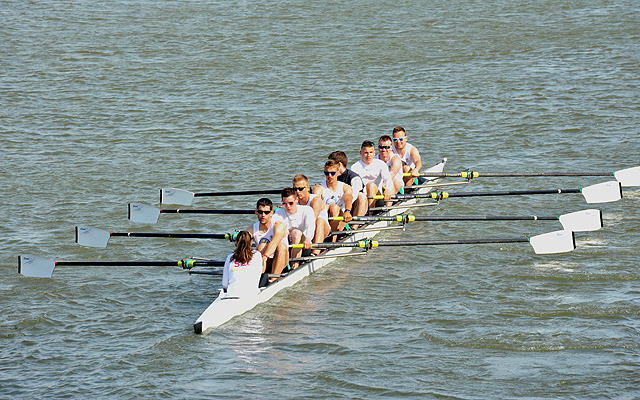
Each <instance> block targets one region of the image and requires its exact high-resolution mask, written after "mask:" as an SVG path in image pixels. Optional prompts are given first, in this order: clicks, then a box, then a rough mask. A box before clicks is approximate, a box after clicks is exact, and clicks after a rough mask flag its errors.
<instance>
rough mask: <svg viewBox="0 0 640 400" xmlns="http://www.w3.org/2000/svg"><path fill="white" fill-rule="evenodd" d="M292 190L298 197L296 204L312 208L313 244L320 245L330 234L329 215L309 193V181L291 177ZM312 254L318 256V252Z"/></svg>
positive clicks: (303, 177)
mask: <svg viewBox="0 0 640 400" xmlns="http://www.w3.org/2000/svg"><path fill="white" fill-rule="evenodd" d="M293 188H294V189H295V190H296V193H297V195H298V204H299V205H301V206H309V207H311V208H313V212H314V213H315V215H316V231H315V233H314V235H313V243H322V242H323V241H324V239H325V238H326V237H327V236H329V233H331V226H330V225H329V215H328V214H327V210H326V208H325V206H324V203H323V202H322V198H321V197H320V196H318V195H317V194H313V193H311V187H310V186H309V179H308V178H307V177H306V176H304V175H302V174H298V175H296V176H294V177H293ZM312 253H313V254H320V250H319V249H314V250H313V251H312Z"/></svg>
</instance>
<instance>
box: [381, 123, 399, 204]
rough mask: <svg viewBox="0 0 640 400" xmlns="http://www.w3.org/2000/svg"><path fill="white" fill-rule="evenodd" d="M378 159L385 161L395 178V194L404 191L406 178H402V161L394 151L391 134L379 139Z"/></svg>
mask: <svg viewBox="0 0 640 400" xmlns="http://www.w3.org/2000/svg"><path fill="white" fill-rule="evenodd" d="M376 158H377V159H379V160H382V161H384V162H385V163H386V164H387V168H389V173H390V174H391V177H392V178H393V194H396V193H402V192H403V190H402V187H403V186H404V180H403V179H402V178H403V177H402V161H400V157H398V155H397V154H394V153H393V144H392V141H391V137H390V136H389V135H382V136H380V139H378V155H377V156H376Z"/></svg>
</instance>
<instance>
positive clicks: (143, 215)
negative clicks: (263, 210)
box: [129, 203, 255, 224]
mask: <svg viewBox="0 0 640 400" xmlns="http://www.w3.org/2000/svg"><path fill="white" fill-rule="evenodd" d="M253 213H255V211H254V210H202V209H201V210H194V209H180V208H175V209H164V208H163V209H161V208H156V207H152V206H148V205H146V204H142V203H129V219H130V220H131V221H133V222H141V223H144V224H155V223H157V222H158V218H159V217H160V214H233V215H238V214H253Z"/></svg>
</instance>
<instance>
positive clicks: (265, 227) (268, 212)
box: [247, 197, 289, 274]
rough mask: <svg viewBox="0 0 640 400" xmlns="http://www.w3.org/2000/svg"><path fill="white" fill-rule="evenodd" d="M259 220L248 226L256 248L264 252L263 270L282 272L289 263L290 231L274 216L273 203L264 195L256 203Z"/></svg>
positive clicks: (272, 272)
mask: <svg viewBox="0 0 640 400" xmlns="http://www.w3.org/2000/svg"><path fill="white" fill-rule="evenodd" d="M255 213H256V217H258V222H256V223H255V224H253V225H252V226H250V227H249V228H247V231H248V232H249V233H251V234H252V236H253V242H254V244H255V245H256V250H258V251H259V252H260V253H261V254H262V272H263V273H265V272H266V273H271V274H281V273H282V271H283V270H284V269H285V267H286V266H287V264H289V231H288V230H287V227H286V226H285V225H284V223H283V222H282V221H277V220H276V219H274V218H272V216H273V203H272V202H271V200H269V199H268V198H266V197H264V198H261V199H259V200H258V202H257V203H256V211H255Z"/></svg>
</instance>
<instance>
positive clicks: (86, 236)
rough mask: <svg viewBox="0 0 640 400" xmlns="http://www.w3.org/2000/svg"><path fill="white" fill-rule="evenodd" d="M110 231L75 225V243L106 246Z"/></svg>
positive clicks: (88, 245)
mask: <svg viewBox="0 0 640 400" xmlns="http://www.w3.org/2000/svg"><path fill="white" fill-rule="evenodd" d="M110 237H111V233H110V232H109V231H105V230H102V229H98V228H93V227H90V226H76V243H78V244H79V245H81V246H87V247H107V243H109V238H110Z"/></svg>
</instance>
